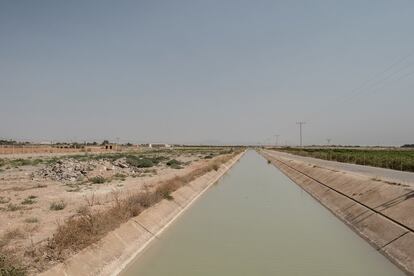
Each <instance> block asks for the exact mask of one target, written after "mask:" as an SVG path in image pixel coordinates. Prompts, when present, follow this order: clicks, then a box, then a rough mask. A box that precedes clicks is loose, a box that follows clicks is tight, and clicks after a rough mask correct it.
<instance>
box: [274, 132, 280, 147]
mask: <svg viewBox="0 0 414 276" xmlns="http://www.w3.org/2000/svg"><path fill="white" fill-rule="evenodd" d="M279 136H280V135H279V134H275V138H276V141H275V142H276V143H275V146H276V147H277V146H278V144H279Z"/></svg>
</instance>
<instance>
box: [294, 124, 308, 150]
mask: <svg viewBox="0 0 414 276" xmlns="http://www.w3.org/2000/svg"><path fill="white" fill-rule="evenodd" d="M296 124H297V125H299V133H300V147H302V125H304V124H306V122H296Z"/></svg>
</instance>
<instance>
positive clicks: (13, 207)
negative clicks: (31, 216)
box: [7, 203, 23, 212]
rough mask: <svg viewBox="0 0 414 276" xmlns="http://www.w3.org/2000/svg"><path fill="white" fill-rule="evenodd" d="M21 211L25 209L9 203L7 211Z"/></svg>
mask: <svg viewBox="0 0 414 276" xmlns="http://www.w3.org/2000/svg"><path fill="white" fill-rule="evenodd" d="M21 209H23V207H22V206H20V205H16V204H13V203H9V204H8V205H7V211H11V212H14V211H18V210H21Z"/></svg>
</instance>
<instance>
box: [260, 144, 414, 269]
mask: <svg viewBox="0 0 414 276" xmlns="http://www.w3.org/2000/svg"><path fill="white" fill-rule="evenodd" d="M261 154H262V155H263V156H264V157H265V158H266V159H267V160H269V161H271V163H272V164H274V165H275V166H276V167H278V168H279V169H280V170H281V171H282V172H283V173H284V174H286V175H287V176H288V177H289V178H291V179H292V180H293V181H294V182H295V183H297V184H298V185H299V186H300V187H302V188H303V189H304V190H305V191H307V192H308V193H309V194H310V195H312V196H313V197H314V198H315V199H316V200H318V201H319V202H320V203H322V204H323V205H324V206H325V207H326V208H328V209H329V210H330V211H331V212H332V213H333V214H335V215H336V216H337V217H338V218H340V219H341V220H342V221H344V222H345V223H346V224H347V225H349V226H350V227H351V228H352V229H353V230H354V231H355V232H357V233H358V234H359V235H360V236H361V237H363V238H364V239H366V240H367V241H368V242H370V244H371V245H372V246H374V247H375V248H376V249H377V250H379V251H380V252H381V253H383V254H384V255H385V256H386V257H388V258H389V259H390V260H391V261H392V262H393V263H395V264H396V265H398V266H399V267H400V268H401V269H403V270H404V271H405V272H406V273H407V274H409V275H414V233H413V229H414V191H413V189H412V188H410V187H406V186H402V185H396V184H390V183H386V182H382V181H375V180H372V179H370V178H367V177H358V176H356V175H352V174H347V173H344V172H342V171H337V170H332V169H331V168H324V167H320V166H316V165H312V164H309V163H308V162H304V161H302V160H298V159H292V158H289V156H286V155H284V154H278V153H277V152H270V151H262V152H261Z"/></svg>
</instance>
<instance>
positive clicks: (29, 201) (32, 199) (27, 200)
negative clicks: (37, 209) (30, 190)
mask: <svg viewBox="0 0 414 276" xmlns="http://www.w3.org/2000/svg"><path fill="white" fill-rule="evenodd" d="M35 198H37V196H33V195H31V196H28V197H27V198H25V199H24V200H23V201H22V203H21V204H24V205H29V204H34V203H36V200H35Z"/></svg>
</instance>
